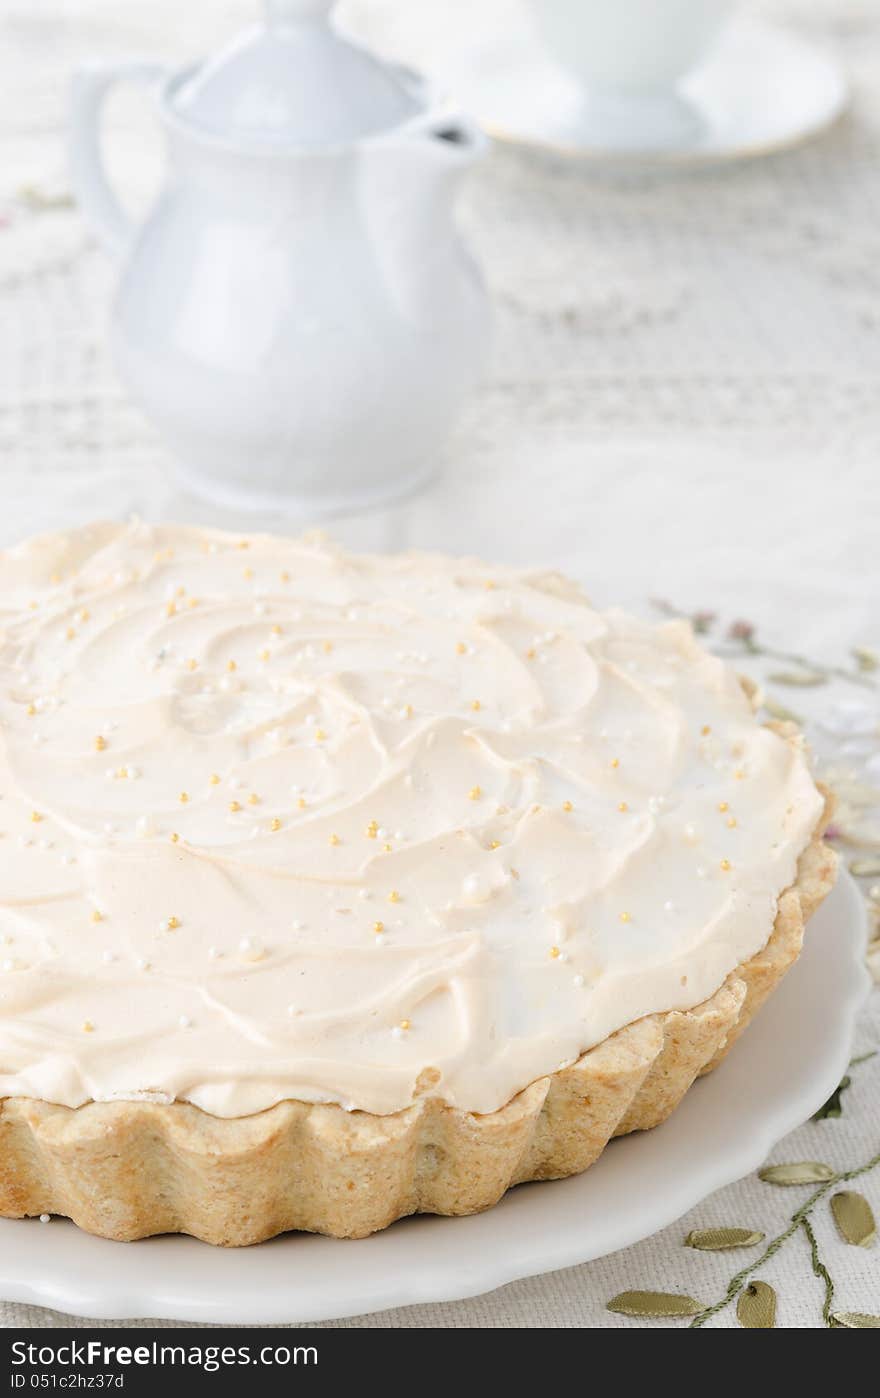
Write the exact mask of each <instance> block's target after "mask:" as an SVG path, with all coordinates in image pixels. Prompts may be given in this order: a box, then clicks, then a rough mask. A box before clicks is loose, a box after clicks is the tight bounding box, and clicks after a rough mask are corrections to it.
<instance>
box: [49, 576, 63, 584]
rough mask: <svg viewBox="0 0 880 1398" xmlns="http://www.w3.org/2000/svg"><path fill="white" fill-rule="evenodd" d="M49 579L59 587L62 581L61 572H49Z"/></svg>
mask: <svg viewBox="0 0 880 1398" xmlns="http://www.w3.org/2000/svg"><path fill="white" fill-rule="evenodd" d="M49 581H50V583H52V585H53V587H57V586H58V584H59V583H60V581H61V574H60V573H50V574H49Z"/></svg>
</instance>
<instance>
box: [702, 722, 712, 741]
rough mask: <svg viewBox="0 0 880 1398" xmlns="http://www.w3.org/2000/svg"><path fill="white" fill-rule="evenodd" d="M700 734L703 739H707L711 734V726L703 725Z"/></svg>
mask: <svg viewBox="0 0 880 1398" xmlns="http://www.w3.org/2000/svg"><path fill="white" fill-rule="evenodd" d="M700 732H701V733H702V735H703V737H704V738H708V736H709V734H710V733H711V732H712V728H711V725H710V724H708V723H704V724H703V726H702V728H701V729H700Z"/></svg>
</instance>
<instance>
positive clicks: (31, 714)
mask: <svg viewBox="0 0 880 1398" xmlns="http://www.w3.org/2000/svg"><path fill="white" fill-rule="evenodd" d="M0 581H2V592H0V595H2V598H3V613H4V615H3V628H4V634H3V642H2V649H0V668H2V682H0V721H2V725H3V736H4V742H3V746H2V752H0V791H2V795H3V799H2V802H0V821H2V826H3V834H4V838H3V839H2V840H0V912H2V922H0V1215H4V1216H8V1217H22V1216H25V1215H37V1214H40V1213H61V1214H66V1215H69V1216H70V1217H71V1218H73V1219H74V1220H75V1221H76V1222H77V1223H78V1224H80V1225H81V1226H82V1227H84V1228H86V1229H88V1230H89V1231H91V1232H95V1233H98V1234H101V1235H103V1236H106V1237H111V1238H120V1239H130V1238H137V1237H143V1236H146V1235H149V1234H152V1233H163V1232H175V1231H176V1232H185V1233H191V1234H194V1235H195V1236H197V1237H200V1238H203V1239H206V1240H207V1241H209V1242H213V1243H220V1244H225V1245H241V1244H246V1243H252V1242H257V1241H259V1240H261V1239H263V1238H268V1237H271V1236H273V1235H274V1234H276V1233H279V1232H282V1231H284V1230H287V1229H306V1230H311V1231H318V1232H325V1233H330V1234H333V1235H335V1236H339V1237H361V1236H364V1235H365V1234H368V1233H370V1232H373V1231H375V1230H376V1229H379V1228H383V1227H385V1226H386V1225H387V1224H389V1223H391V1222H392V1221H393V1220H394V1219H396V1218H399V1217H401V1216H402V1215H405V1214H409V1213H413V1212H416V1211H423V1212H433V1213H442V1214H462V1213H470V1212H473V1211H475V1210H478V1209H483V1208H486V1207H489V1206H490V1205H491V1204H492V1203H494V1202H495V1201H496V1200H497V1199H498V1198H499V1197H500V1196H501V1195H502V1194H503V1193H504V1191H505V1190H506V1189H507V1188H509V1187H510V1186H511V1185H512V1184H516V1183H518V1182H520V1181H524V1180H532V1179H547V1178H558V1177H560V1176H564V1175H570V1174H574V1173H577V1172H579V1171H582V1170H584V1169H586V1168H587V1167H588V1166H589V1165H590V1164H591V1163H592V1162H593V1161H594V1160H595V1159H596V1158H597V1157H598V1155H599V1154H600V1153H601V1151H602V1150H603V1149H604V1146H605V1145H606V1143H607V1141H608V1140H609V1139H610V1138H611V1137H612V1136H614V1135H619V1134H622V1133H624V1132H628V1131H632V1130H638V1129H644V1128H646V1127H650V1126H653V1125H655V1124H657V1123H658V1122H659V1121H662V1120H663V1119H664V1118H665V1117H666V1116H668V1115H669V1113H670V1112H671V1111H672V1110H674V1108H675V1106H676V1105H677V1104H678V1102H679V1101H680V1100H681V1097H682V1096H683V1095H684V1093H685V1092H686V1091H687V1089H688V1088H689V1086H690V1085H691V1083H692V1082H693V1080H694V1078H695V1077H696V1076H697V1075H698V1074H700V1073H702V1072H706V1071H709V1069H710V1068H712V1067H713V1066H714V1065H715V1064H716V1063H717V1062H718V1061H719V1060H720V1058H721V1057H722V1056H723V1055H724V1053H726V1052H727V1050H728V1049H729V1047H730V1045H731V1044H732V1043H733V1042H734V1040H735V1039H736V1037H737V1036H738V1035H739V1033H741V1032H742V1030H743V1029H744V1028H745V1026H746V1025H747V1024H748V1022H749V1021H750V1019H751V1018H752V1017H753V1015H754V1014H755V1012H756V1011H757V1009H758V1008H759V1007H760V1005H761V1004H762V1003H763V1001H764V1000H765V999H766V997H767V995H768V994H769V993H770V992H771V991H772V989H773V987H774V986H775V985H776V983H777V982H778V980H779V979H780V978H781V976H782V975H783V974H784V973H785V971H786V970H787V968H788V967H789V966H790V965H791V964H792V962H793V961H794V960H795V959H796V957H797V955H798V952H799V950H800V946H801V941H802V937H803V930H804V923H805V921H806V919H807V918H808V917H809V916H810V914H811V913H812V911H813V910H814V908H815V907H816V906H817V905H818V903H819V902H820V901H821V899H822V898H823V897H824V896H825V894H826V893H827V892H828V890H829V888H830V887H831V885H832V883H833V879H834V867H835V860H834V855H833V853H832V852H831V851H830V850H829V849H828V848H827V847H826V846H825V845H824V844H823V843H822V840H821V834H822V829H823V827H824V823H825V819H826V811H825V806H824V800H823V797H822V795H821V794H820V792H819V791H818V790H817V788H816V786H815V784H814V782H813V780H812V777H811V776H810V772H809V767H808V764H807V761H806V757H805V754H804V751H803V747H802V743H801V739H800V737H799V735H798V734H797V733H796V731H795V730H794V729H792V728H791V727H790V726H785V725H770V726H765V725H762V724H761V723H760V722H759V720H758V718H757V717H756V716H755V713H754V711H753V707H752V704H751V702H750V700H749V697H748V695H747V693H746V692H744V690H743V687H742V685H741V684H740V682H739V681H738V680H737V678H736V676H735V675H734V674H733V673H732V672H731V671H730V670H729V669H728V668H727V667H726V666H724V665H723V664H722V663H721V662H720V661H719V660H717V659H716V658H714V657H711V656H709V655H708V654H707V653H706V652H704V651H703V650H702V649H701V648H700V647H699V645H698V644H697V643H696V642H695V640H694V638H693V636H692V634H691V632H690V629H689V627H687V626H686V625H685V624H684V623H666V624H665V625H663V626H660V627H651V626H649V625H647V624H645V623H642V622H638V621H635V620H634V619H632V618H629V617H626V616H624V615H623V614H620V613H616V612H610V613H606V614H599V613H597V612H596V611H594V610H593V609H592V608H591V607H590V605H589V603H588V602H587V601H586V600H585V599H584V597H583V596H582V595H581V594H580V592H579V591H578V590H577V589H576V588H575V587H574V586H573V585H572V584H570V583H568V582H566V581H564V580H563V579H560V578H559V577H557V576H556V575H548V574H546V573H537V572H530V573H523V572H514V571H512V570H509V569H502V568H496V569H490V568H489V567H488V566H487V565H485V564H482V563H478V562H475V561H473V560H461V559H450V558H445V557H440V556H436V557H434V556H428V555H403V556H401V557H391V558H382V557H351V556H348V555H346V554H344V553H342V552H341V551H339V550H337V549H335V548H333V547H332V546H330V545H328V544H327V543H326V542H325V541H323V540H320V539H305V540H298V541H291V540H282V539H279V538H273V537H269V536H265V537H253V538H237V537H232V536H228V535H224V534H220V533H215V532H206V531H200V530H194V529H185V528H173V527H152V526H146V525H140V524H135V525H128V526H119V525H112V524H107V525H95V526H92V527H90V528H88V529H84V530H79V531H75V532H73V533H68V534H64V535H53V536H47V537H43V538H38V539H35V540H31V541H29V542H28V543H27V544H25V545H22V546H21V547H19V548H17V549H13V550H10V551H8V552H7V553H5V554H4V555H2V557H0Z"/></svg>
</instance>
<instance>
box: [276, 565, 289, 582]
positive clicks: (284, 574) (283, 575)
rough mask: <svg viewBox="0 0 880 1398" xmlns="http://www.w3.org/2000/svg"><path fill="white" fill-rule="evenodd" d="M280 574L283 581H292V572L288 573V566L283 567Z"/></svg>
mask: <svg viewBox="0 0 880 1398" xmlns="http://www.w3.org/2000/svg"><path fill="white" fill-rule="evenodd" d="M278 576H279V578H280V579H281V581H282V582H283V583H288V582H290V574H289V573H288V571H287V569H286V568H283V569H282V570H281V572H280V573H279V574H278Z"/></svg>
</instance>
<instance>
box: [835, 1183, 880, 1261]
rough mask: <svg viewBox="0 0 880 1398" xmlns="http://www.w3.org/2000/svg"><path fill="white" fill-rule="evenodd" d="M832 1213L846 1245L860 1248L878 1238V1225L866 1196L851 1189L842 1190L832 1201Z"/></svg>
mask: <svg viewBox="0 0 880 1398" xmlns="http://www.w3.org/2000/svg"><path fill="white" fill-rule="evenodd" d="M831 1212H832V1213H833V1214H834V1222H835V1223H836V1224H837V1228H838V1232H839V1233H840V1236H841V1237H842V1238H843V1240H844V1242H845V1243H852V1245H853V1247H859V1248H866V1247H868V1246H869V1245H870V1244H871V1243H873V1241H874V1239H875V1238H876V1236H877V1224H876V1223H875V1221H874V1215H873V1213H872V1212H871V1205H870V1204H869V1203H868V1201H867V1199H866V1198H865V1197H864V1195H862V1194H855V1193H853V1191H852V1190H849V1189H843V1190H841V1192H840V1193H839V1194H835V1195H834V1197H833V1199H832V1200H831Z"/></svg>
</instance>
